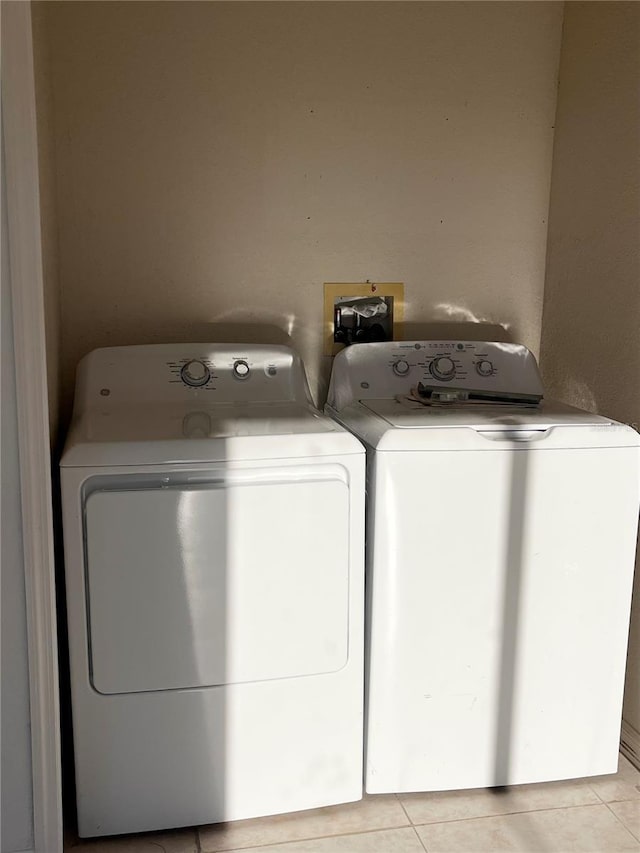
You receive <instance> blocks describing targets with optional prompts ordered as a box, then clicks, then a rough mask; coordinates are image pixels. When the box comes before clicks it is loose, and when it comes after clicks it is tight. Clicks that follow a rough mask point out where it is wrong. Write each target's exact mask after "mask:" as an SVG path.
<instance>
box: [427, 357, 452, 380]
mask: <svg viewBox="0 0 640 853" xmlns="http://www.w3.org/2000/svg"><path fill="white" fill-rule="evenodd" d="M429 370H430V371H431V375H432V376H433V378H434V379H440V381H442V382H446V381H447V380H448V379H453V377H454V376H455V375H456V365H455V363H454V361H453V359H451V358H448V357H447V356H440V357H438V358H434V359H433V361H432V362H431V365H430V366H429Z"/></svg>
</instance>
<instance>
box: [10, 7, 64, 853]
mask: <svg viewBox="0 0 640 853" xmlns="http://www.w3.org/2000/svg"><path fill="white" fill-rule="evenodd" d="M2 114H3V118H2V124H3V128H2V132H3V137H4V139H3V145H4V158H5V166H6V200H7V232H8V240H9V262H10V267H11V298H12V301H13V330H14V348H15V366H16V367H15V370H16V393H17V408H18V411H17V415H18V434H19V454H20V489H21V503H22V529H23V541H24V573H25V593H26V609H27V644H28V655H29V693H30V715H31V758H32V775H33V829H34V853H58V851H62V796H61V790H62V782H61V763H60V711H59V692H58V648H57V634H56V604H55V575H54V552H53V515H52V505H51V454H50V446H49V412H48V389H47V359H46V345H45V324H44V287H43V272H42V246H41V232H40V193H39V176H38V138H37V126H36V101H35V79H34V67H33V40H32V26H31V4H30V3H3V4H2Z"/></svg>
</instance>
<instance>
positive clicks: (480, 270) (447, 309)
mask: <svg viewBox="0 0 640 853" xmlns="http://www.w3.org/2000/svg"><path fill="white" fill-rule="evenodd" d="M45 7H46V8H45V13H46V17H47V32H48V45H47V47H48V49H49V52H50V59H51V74H52V77H51V80H52V85H53V102H54V114H55V149H56V182H57V203H58V222H59V262H60V283H61V298H62V339H61V343H62V353H61V356H62V382H63V394H64V399H65V402H66V404H68V401H69V397H70V394H71V391H72V386H73V374H74V369H75V365H76V363H77V361H78V359H79V358H80V357H81V356H82V355H83V354H84V353H86V352H87V351H89V350H90V349H92V348H94V347H97V346H105V345H115V344H131V343H143V342H151V341H163V340H180V339H181V338H183V339H185V340H188V339H191V340H194V339H212V338H215V337H218V336H219V333H220V330H219V328H217V324H220V323H225V324H267V325H270V326H274V327H277V328H278V329H279V330H280V332H279V334H280V335H282V334H289V333H290V335H291V338H292V340H293V343H294V345H295V346H297V347H298V348H299V350H300V351H301V353H302V355H303V357H304V358H305V360H306V362H307V367H308V371H309V373H310V378H311V385H312V388H313V389H314V390H317V389H318V387H319V385H320V384H321V381H320V374H321V372H322V370H323V369H325V368H326V365H323V364H322V358H321V338H322V326H321V323H322V283H323V282H324V281H363V280H366V279H371V280H372V281H404V282H405V284H406V295H407V301H408V305H407V311H406V318H407V319H408V320H409V321H422V320H426V319H429V320H434V319H439V320H450V319H456V320H460V319H479V320H484V321H486V322H490V323H502V324H504V325H505V326H509V329H510V333H511V335H512V336H513V337H515V338H516V339H519V340H522V341H524V342H525V343H527V344H528V345H529V346H531V347H532V348H533V349H534V350H536V351H537V350H538V346H539V339H540V321H541V311H542V300H543V281H544V260H545V241H546V229H547V225H546V219H547V210H548V195H549V180H550V167H551V151H552V143H553V127H552V126H553V123H554V114H555V100H556V83H557V66H558V55H559V44H560V35H561V20H562V4H560V3H537V2H534V3H495V4H494V3H482V2H472V3H468V4H467V3H420V2H418V3H394V2H392V3H384V2H383V3H331V2H328V3H264V4H263V3H255V4H254V3H189V2H179V3H171V2H165V3H117V2H110V3H95V2H90V3H84V2H76V3H61V4H60V3H55V2H52V3H46V4H45ZM228 334H232V335H240V334H242V336H244V337H249V336H250V335H251V334H253V335H257V334H258V333H257V332H256V331H254V332H253V333H251V332H249V331H246V330H245V329H242V328H239V327H238V326H235V325H234V326H231V327H230V331H229V330H228ZM264 334H267V335H268V333H264ZM264 334H263V335H262V338H263V339H264Z"/></svg>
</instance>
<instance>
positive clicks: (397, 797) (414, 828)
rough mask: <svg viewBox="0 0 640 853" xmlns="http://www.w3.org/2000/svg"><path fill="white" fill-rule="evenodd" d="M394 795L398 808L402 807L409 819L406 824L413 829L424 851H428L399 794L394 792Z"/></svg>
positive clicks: (426, 852) (427, 852)
mask: <svg viewBox="0 0 640 853" xmlns="http://www.w3.org/2000/svg"><path fill="white" fill-rule="evenodd" d="M394 796H395V798H396V800H397V801H398V803H400V808H401V809H402V811H403V812H404V813H405V816H406V818H407V820H408V821H409V824H408V825H409V826H410V827H411V829H412V830H413V831H414V833H415V836H416V838H417V839H418V843H419V844H420V846H421V847H422V849H423V850H424V851H425V853H429V851H428V850H427V846H426V844H425V843H424V841H423V840H422V838H421V837H420V833H419V832H418V830H417V828H416V825H415V824H414V822H413V821H412V820H411V818H410V817H409V812H408V811H407V810H406V809H405V807H404V803H403V802H402V799H401V797H400V795H399V794H394Z"/></svg>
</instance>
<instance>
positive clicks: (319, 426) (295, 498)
mask: <svg viewBox="0 0 640 853" xmlns="http://www.w3.org/2000/svg"><path fill="white" fill-rule="evenodd" d="M61 477H62V499H63V521H64V542H65V561H66V583H67V603H68V621H69V645H70V657H71V687H72V706H73V729H74V745H75V764H76V783H77V805H78V823H79V833H80V835H81V836H94V835H105V834H111V833H124V832H137V831H143V830H151V829H160V828H164V827H174V826H181V825H193V824H202V823H210V822H217V821H229V820H237V819H239V818H247V817H253V816H257V815H267V814H274V813H278V812H289V811H295V810H298V809H308V808H314V807H317V806H325V805H329V804H332V803H342V802H347V801H352V800H358V799H360V798H361V796H362V738H363V735H362V730H363V636H364V625H363V620H364V590H363V586H364V477H365V457H364V450H363V448H362V446H361V445H360V443H359V442H358V441H357V440H356V439H355V438H354V437H353V436H352V435H351V434H350V433H349V432H347V431H346V430H344V429H343V428H342V427H340V426H338V425H337V424H336V423H335V422H334V421H332V420H331V419H329V418H327V417H326V416H324V415H322V414H321V413H319V412H318V411H317V410H315V409H314V408H313V407H312V405H311V403H310V398H309V395H308V391H307V386H306V380H305V376H304V370H303V366H302V364H301V362H300V359H299V358H298V357H297V356H296V355H295V354H294V353H293V352H292V351H291V350H290V349H289V348H287V347H275V346H273V347H272V346H244V345H238V346H231V345H217V344H184V345H178V344H176V345H159V346H137V347H117V348H112V349H100V350H96V351H95V352H92V353H91V354H90V355H88V356H87V357H86V358H85V359H84V360H83V361H82V362H81V364H80V367H79V369H78V377H77V388H76V400H75V409H74V417H73V423H72V426H71V430H70V433H69V437H68V440H67V444H66V449H65V451H64V455H63V457H62V462H61Z"/></svg>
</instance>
